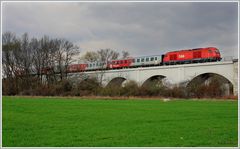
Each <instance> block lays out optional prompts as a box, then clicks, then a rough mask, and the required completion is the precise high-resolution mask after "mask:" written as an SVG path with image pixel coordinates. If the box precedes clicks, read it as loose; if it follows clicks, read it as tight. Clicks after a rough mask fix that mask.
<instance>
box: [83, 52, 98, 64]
mask: <svg viewBox="0 0 240 149" xmlns="http://www.w3.org/2000/svg"><path fill="white" fill-rule="evenodd" d="M82 59H83V60H84V61H85V62H96V61H98V60H99V55H98V53H97V52H94V51H88V52H86V53H85V54H84V55H83V57H82Z"/></svg>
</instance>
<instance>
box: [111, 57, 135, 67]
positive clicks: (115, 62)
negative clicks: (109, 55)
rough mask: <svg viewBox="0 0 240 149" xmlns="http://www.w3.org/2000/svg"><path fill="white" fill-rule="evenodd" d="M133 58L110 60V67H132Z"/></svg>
mask: <svg viewBox="0 0 240 149" xmlns="http://www.w3.org/2000/svg"><path fill="white" fill-rule="evenodd" d="M132 61H133V59H132V58H129V59H123V60H112V61H110V62H108V68H110V69H112V68H113V69H114V68H123V67H130V66H131V64H132Z"/></svg>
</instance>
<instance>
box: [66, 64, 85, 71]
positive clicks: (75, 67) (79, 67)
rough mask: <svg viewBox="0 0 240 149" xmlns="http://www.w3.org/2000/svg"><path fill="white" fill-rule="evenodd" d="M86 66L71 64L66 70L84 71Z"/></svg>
mask: <svg viewBox="0 0 240 149" xmlns="http://www.w3.org/2000/svg"><path fill="white" fill-rule="evenodd" d="M86 67H87V64H72V65H69V66H68V68H67V71H68V72H80V71H84V70H85V69H86Z"/></svg>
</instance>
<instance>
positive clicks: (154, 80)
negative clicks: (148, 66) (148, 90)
mask: <svg viewBox="0 0 240 149" xmlns="http://www.w3.org/2000/svg"><path fill="white" fill-rule="evenodd" d="M163 79H166V76H164V75H153V76H151V77H148V78H147V79H146V80H144V81H143V83H142V87H149V86H162V85H164V82H163Z"/></svg>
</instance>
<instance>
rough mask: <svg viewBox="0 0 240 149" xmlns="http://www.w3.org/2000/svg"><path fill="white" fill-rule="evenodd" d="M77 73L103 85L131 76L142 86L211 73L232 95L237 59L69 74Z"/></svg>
mask: <svg viewBox="0 0 240 149" xmlns="http://www.w3.org/2000/svg"><path fill="white" fill-rule="evenodd" d="M80 75H82V76H83V75H84V76H85V77H96V78H98V79H99V80H101V82H102V84H103V85H104V86H107V85H117V86H121V85H123V84H124V83H125V82H127V81H129V80H134V81H136V82H137V83H138V85H139V86H141V85H144V84H146V83H148V82H151V81H152V80H154V79H155V80H156V79H160V80H162V81H163V82H164V83H165V85H167V86H173V85H177V86H178V85H185V86H187V85H188V84H189V83H190V82H193V81H194V80H196V78H199V77H200V78H203V80H204V82H205V83H206V82H207V80H208V79H209V78H211V77H212V76H220V78H221V81H223V82H224V86H225V88H226V89H225V90H226V92H227V93H225V94H229V93H230V92H231V93H233V94H234V95H237V94H238V60H235V61H232V60H231V61H222V62H211V63H195V64H183V65H169V66H154V67H138V68H125V69H116V70H104V71H90V72H84V74H83V73H74V74H72V75H71V76H72V77H74V78H79V76H80Z"/></svg>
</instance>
